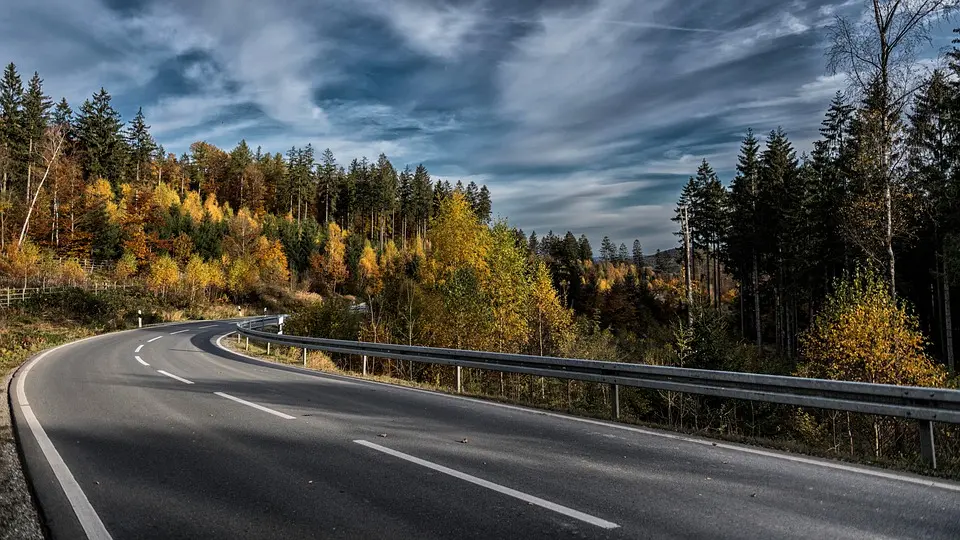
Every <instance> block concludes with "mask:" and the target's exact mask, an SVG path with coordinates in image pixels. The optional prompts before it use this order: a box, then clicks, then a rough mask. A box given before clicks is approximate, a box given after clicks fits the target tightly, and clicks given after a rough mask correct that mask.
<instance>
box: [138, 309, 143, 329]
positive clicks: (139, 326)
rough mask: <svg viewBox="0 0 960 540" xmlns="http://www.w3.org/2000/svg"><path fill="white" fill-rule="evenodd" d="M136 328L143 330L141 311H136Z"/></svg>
mask: <svg viewBox="0 0 960 540" xmlns="http://www.w3.org/2000/svg"><path fill="white" fill-rule="evenodd" d="M137 328H143V310H140V309H138V310H137Z"/></svg>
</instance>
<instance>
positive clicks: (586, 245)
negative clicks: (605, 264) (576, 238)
mask: <svg viewBox="0 0 960 540" xmlns="http://www.w3.org/2000/svg"><path fill="white" fill-rule="evenodd" d="M579 244H580V260H581V261H593V248H592V247H590V239H589V238H587V235H585V234H581V235H580V242H579Z"/></svg>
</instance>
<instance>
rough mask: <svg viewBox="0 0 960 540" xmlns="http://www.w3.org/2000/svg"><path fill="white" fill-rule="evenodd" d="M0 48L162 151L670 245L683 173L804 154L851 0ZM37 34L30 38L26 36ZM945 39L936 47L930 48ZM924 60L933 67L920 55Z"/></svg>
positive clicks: (521, 3) (28, 16)
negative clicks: (130, 121) (301, 172)
mask: <svg viewBox="0 0 960 540" xmlns="http://www.w3.org/2000/svg"><path fill="white" fill-rule="evenodd" d="M8 4H9V5H5V6H4V9H5V13H4V16H3V17H0V51H4V53H6V54H7V55H9V57H8V58H3V59H0V60H7V61H13V62H16V63H17V65H18V66H19V67H20V69H21V71H24V72H32V71H33V70H37V71H39V72H40V73H41V75H42V76H43V77H44V78H45V80H46V88H47V90H48V91H49V92H50V93H51V94H53V95H54V96H55V97H57V98H59V96H61V95H63V96H66V97H67V98H68V99H69V100H70V102H71V103H73V104H74V105H75V106H77V105H79V103H80V102H81V101H82V100H83V99H84V98H86V97H87V96H89V95H90V94H92V93H93V92H94V91H96V90H97V89H99V88H100V86H104V87H106V88H107V89H108V90H109V91H111V92H112V93H113V95H114V96H115V104H116V105H117V107H118V108H119V109H120V111H121V112H122V113H123V115H124V117H125V118H130V117H131V116H132V114H133V113H134V112H136V109H137V107H140V106H142V107H143V109H144V112H145V114H146V115H147V120H148V123H150V124H152V126H153V132H154V134H155V136H156V137H157V139H158V140H159V141H160V142H161V143H163V144H164V145H165V147H166V148H167V150H169V151H173V152H176V153H180V152H183V151H185V150H187V149H188V147H189V144H190V143H191V142H193V141H195V140H207V141H209V142H211V143H214V144H217V145H220V146H222V147H225V148H230V147H232V146H233V145H235V144H236V143H237V142H238V141H239V140H240V139H241V138H245V139H246V140H247V141H248V143H249V144H251V145H253V146H254V147H256V146H258V145H259V146H262V147H263V149H264V150H265V151H271V152H277V151H279V152H284V151H286V150H287V149H289V148H290V147H291V146H294V145H297V146H302V145H305V144H307V143H310V144H313V145H314V146H315V147H317V148H318V149H320V148H325V147H330V148H331V149H332V150H333V151H334V153H335V154H336V156H337V157H338V158H339V159H340V161H342V162H344V164H346V162H348V161H349V160H350V159H352V158H354V157H360V156H363V155H366V156H368V157H370V158H376V156H377V154H379V153H381V152H383V153H385V154H387V155H388V156H389V157H390V158H391V159H392V160H393V161H394V162H395V164H396V165H397V166H398V167H403V166H404V165H407V164H410V165H416V164H417V163H420V162H424V163H425V164H426V165H427V167H428V168H429V169H430V170H431V172H433V173H434V175H435V176H437V177H438V178H448V179H450V180H452V181H456V179H459V178H462V179H464V180H465V181H469V180H471V179H472V180H475V181H477V182H481V183H486V184H488V185H489V186H490V188H491V191H492V194H493V199H494V211H495V213H497V214H499V215H501V216H504V217H509V218H510V220H511V222H512V223H514V224H515V225H517V226H519V227H521V228H523V229H524V230H525V231H527V232H528V233H529V232H530V231H531V230H537V231H538V233H540V234H543V233H545V232H546V231H547V230H551V229H552V230H554V232H557V233H561V232H565V231H566V230H568V229H569V230H572V231H574V232H575V233H577V234H580V233H582V232H584V233H587V234H588V235H589V236H591V238H592V240H594V241H595V242H598V241H599V239H600V238H601V237H602V236H604V235H610V236H611V237H612V238H613V239H614V240H615V241H617V242H618V243H619V242H625V243H628V244H629V243H630V242H631V241H632V239H633V238H639V239H640V240H641V242H642V243H643V244H644V245H645V246H646V248H647V250H648V251H653V250H655V249H656V248H667V247H670V246H672V245H674V244H675V238H674V237H673V235H672V234H671V230H672V228H673V224H672V223H671V222H670V221H669V218H670V217H671V215H672V208H673V205H674V201H675V200H676V197H677V195H678V193H679V190H680V187H681V186H682V184H683V183H684V182H685V180H686V177H687V176H689V175H690V174H693V173H694V172H695V171H696V167H697V165H698V164H699V163H700V160H701V159H704V158H706V159H708V160H709V161H710V162H711V163H712V164H713V165H714V167H715V168H716V169H717V170H718V171H719V172H720V174H721V176H722V177H723V178H724V179H725V180H729V178H730V176H731V174H732V170H733V165H734V162H735V159H736V152H737V147H738V145H739V141H740V139H741V138H742V136H743V133H744V132H745V131H746V129H747V128H748V127H753V128H754V130H755V131H756V132H757V133H758V134H760V135H761V136H762V135H763V134H765V133H766V132H767V131H769V130H770V129H773V128H776V127H777V126H778V125H782V126H783V127H784V128H785V129H786V130H787V131H788V132H789V133H790V134H791V136H792V137H793V138H794V142H795V144H796V146H797V147H798V148H799V149H801V150H803V149H806V148H809V145H810V142H811V141H812V139H813V138H814V137H816V129H817V127H818V124H819V121H820V117H821V116H822V113H823V111H824V110H825V107H826V105H827V103H828V102H829V100H830V99H831V98H832V97H833V94H834V93H835V92H836V91H837V90H838V89H844V88H845V86H846V83H845V81H844V79H843V77H842V75H840V76H831V75H827V74H826V73H825V72H824V57H823V53H824V51H825V47H824V45H825V44H824V39H825V35H824V32H823V27H824V25H825V24H828V23H829V21H830V20H832V17H834V16H835V15H837V14H845V15H854V16H856V15H857V13H858V10H861V9H862V5H863V3H862V2H861V1H860V0H810V1H795V2H790V3H783V2H769V1H766V0H737V1H734V0H642V1H641V0H550V1H546V0H447V1H442V0H400V1H397V2H380V1H375V0H356V1H347V0H318V1H315V0H287V1H284V2H281V3H278V4H271V3H264V2H260V1H258V0H171V1H170V2H165V3H161V2H157V1H155V0H31V1H27V0H13V2H12V4H10V3H8ZM39 36H42V39H41V38H40V37H39ZM942 45H944V44H938V45H937V46H938V47H939V46H942ZM930 56H933V54H931V55H930Z"/></svg>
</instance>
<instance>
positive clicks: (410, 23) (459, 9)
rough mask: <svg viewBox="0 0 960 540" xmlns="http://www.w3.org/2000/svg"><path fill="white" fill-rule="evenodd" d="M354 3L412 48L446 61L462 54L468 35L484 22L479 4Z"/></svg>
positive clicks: (409, 0)
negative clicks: (380, 21) (379, 18)
mask: <svg viewBox="0 0 960 540" xmlns="http://www.w3.org/2000/svg"><path fill="white" fill-rule="evenodd" d="M358 4H360V5H362V6H365V7H366V8H367V9H369V10H371V12H372V13H374V14H376V15H378V16H380V17H382V19H383V21H384V22H386V23H387V24H389V25H390V26H391V27H392V28H393V30H394V32H396V34H397V35H398V36H399V37H400V38H402V39H403V40H405V41H406V42H407V44H408V45H409V46H410V47H411V48H412V49H414V50H416V51H418V52H420V53H421V54H425V55H429V56H434V57H437V58H442V59H448V60H449V59H453V58H456V57H458V56H460V55H461V54H462V53H463V52H464V47H465V46H466V44H467V41H468V39H469V37H470V35H471V33H472V32H474V31H475V30H476V29H477V27H478V25H479V24H480V23H481V21H483V19H484V16H483V12H482V11H481V10H480V9H479V5H467V6H455V5H450V4H441V5H431V4H428V3H427V2H425V1H423V0H391V1H389V2H387V1H381V0H363V1H358Z"/></svg>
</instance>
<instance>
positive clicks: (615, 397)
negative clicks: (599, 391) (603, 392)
mask: <svg viewBox="0 0 960 540" xmlns="http://www.w3.org/2000/svg"><path fill="white" fill-rule="evenodd" d="M610 400H611V401H612V403H611V406H612V409H613V419H614V420H619V419H620V385H619V384H611V385H610Z"/></svg>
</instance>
